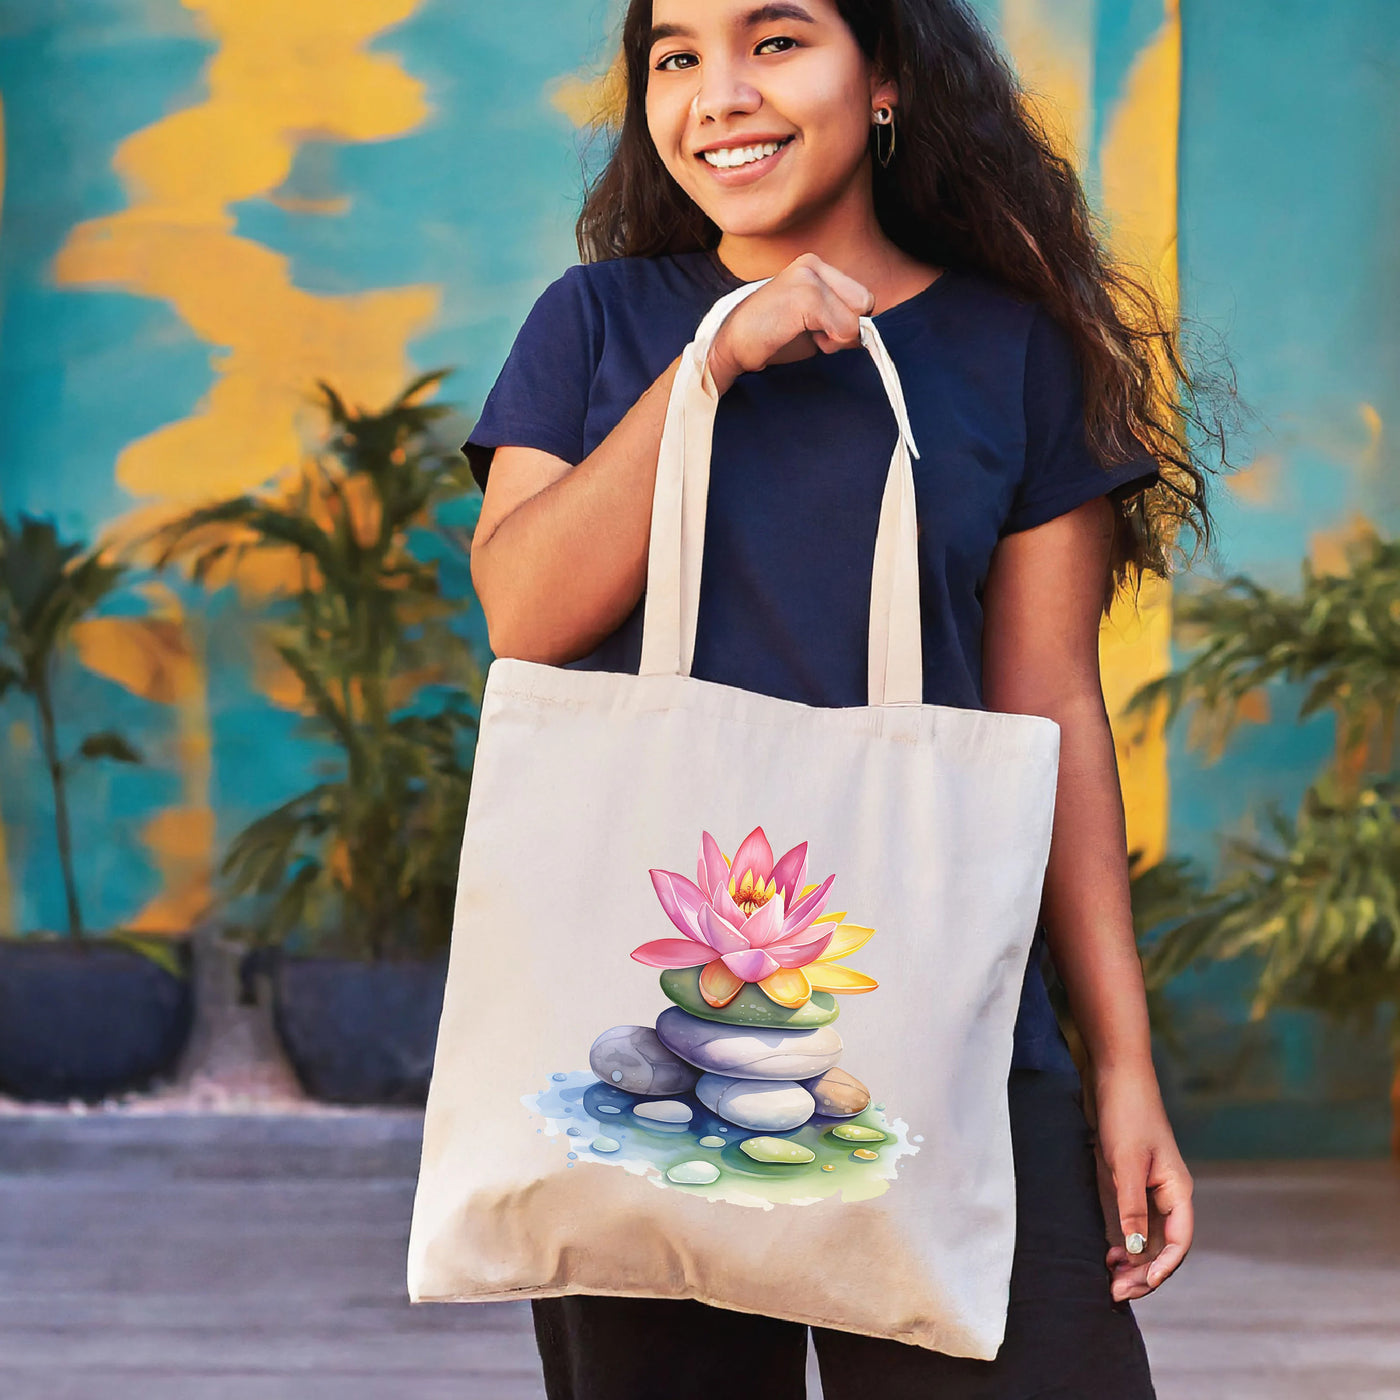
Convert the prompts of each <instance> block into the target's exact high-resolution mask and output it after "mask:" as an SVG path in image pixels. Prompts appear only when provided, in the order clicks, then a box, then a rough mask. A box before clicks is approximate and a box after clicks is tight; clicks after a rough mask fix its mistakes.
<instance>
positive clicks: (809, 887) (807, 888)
mask: <svg viewBox="0 0 1400 1400" xmlns="http://www.w3.org/2000/svg"><path fill="white" fill-rule="evenodd" d="M820 883H821V881H820V880H818V881H817V884H820ZM816 887H817V886H816V885H803V886H802V891H801V893H800V894H799V895H798V896H797V899H806V898H807V896H808V895H809V894H811V893H812V891H813V890H814V889H816ZM797 899H794V900H793V901H792V902H793V903H794V904H796V903H797Z"/></svg>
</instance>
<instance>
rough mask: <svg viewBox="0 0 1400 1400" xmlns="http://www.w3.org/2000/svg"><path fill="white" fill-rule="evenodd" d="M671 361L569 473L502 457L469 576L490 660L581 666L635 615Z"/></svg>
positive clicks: (564, 466)
mask: <svg viewBox="0 0 1400 1400" xmlns="http://www.w3.org/2000/svg"><path fill="white" fill-rule="evenodd" d="M679 363H680V357H679V356H677V357H676V359H674V360H672V361H671V363H670V364H669V365H667V367H666V369H665V370H664V371H663V372H662V373H661V374H660V375H659V376H658V377H657V378H656V380H655V381H654V382H653V383H652V384H651V385H650V387H649V388H648V389H647V390H646V392H645V393H644V394H642V396H641V397H640V398H639V399H638V400H637V402H636V403H634V404H633V405H632V407H631V408H630V409H629V410H628V411H627V413H626V415H625V416H624V417H623V419H622V421H621V422H620V423H619V424H618V425H617V427H615V428H614V429H613V430H612V432H611V433H609V434H608V436H607V437H606V438H605V439H604V440H603V441H602V442H601V443H599V445H598V447H597V449H596V450H595V451H593V452H590V453H589V454H588V456H587V457H585V458H584V459H583V461H582V462H580V463H579V464H578V465H577V466H576V467H575V466H573V465H571V464H570V463H568V462H566V461H564V459H563V458H562V457H555V456H552V455H551V454H550V453H548V452H541V451H538V450H537V449H535V448H532V447H498V448H497V449H496V452H495V455H494V456H493V458H492V461H491V471H490V473H489V475H488V476H487V478H486V495H485V498H484V499H483V500H482V503H481V515H480V518H479V519H478V521H477V527H476V531H475V533H474V535H473V537H472V552H471V573H472V585H473V587H474V588H475V589H476V596H477V597H478V598H479V599H480V600H481V608H482V611H483V612H484V613H485V615H486V630H487V635H488V638H489V641H490V645H491V650H492V651H493V652H494V653H495V654H496V655H497V656H515V657H520V658H521V659H523V660H526V661H543V662H545V663H547V664H550V665H559V664H561V663H562V662H565V661H572V660H573V659H575V658H576V657H579V656H586V655H587V654H588V653H589V652H590V651H592V650H593V648H594V647H595V646H597V644H598V643H599V642H600V641H602V639H603V638H604V637H606V636H607V635H608V634H609V633H610V632H612V631H613V630H615V629H616V628H617V627H618V626H619V625H620V624H621V623H622V621H623V620H624V619H625V618H626V617H627V615H628V613H630V612H631V611H632V609H633V608H634V607H635V606H636V605H637V599H638V598H640V597H641V596H642V588H643V586H644V585H645V583H646V565H647V541H648V539H649V538H650V535H651V498H652V491H653V487H654V485H655V482H656V458H657V451H658V449H659V447H660V445H661V429H662V426H663V424H664V423H665V421H666V403H667V400H668V399H669V397H670V393H671V383H672V381H673V380H674V379H675V377H676V366H677V365H678V364H679Z"/></svg>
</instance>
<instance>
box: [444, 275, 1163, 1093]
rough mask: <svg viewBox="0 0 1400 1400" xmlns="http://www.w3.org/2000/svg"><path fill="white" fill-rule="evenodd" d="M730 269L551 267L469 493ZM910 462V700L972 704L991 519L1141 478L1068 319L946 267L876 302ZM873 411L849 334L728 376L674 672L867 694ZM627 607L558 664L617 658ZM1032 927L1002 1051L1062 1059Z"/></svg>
mask: <svg viewBox="0 0 1400 1400" xmlns="http://www.w3.org/2000/svg"><path fill="white" fill-rule="evenodd" d="M740 285H741V282H740V281H739V279H738V278H736V277H735V276H734V275H733V274H732V273H730V272H729V270H728V269H727V268H725V267H724V266H723V264H722V263H721V262H720V261H719V260H718V258H716V257H715V256H714V255H712V254H710V253H705V252H697V253H684V254H678V255H674V256H666V257H657V258H617V259H612V260H609V261H606V262H599V263H592V264H586V265H582V266H577V267H571V268H569V269H568V271H567V272H565V273H564V275H563V276H562V277H560V278H559V279H558V280H557V281H555V282H553V283H552V284H551V285H550V286H548V287H547V288H546V289H545V290H544V292H543V293H541V295H540V297H539V299H538V301H536V303H535V305H534V307H533V309H532V310H531V311H530V314H529V316H528V317H527V318H526V320H525V324H524V325H523V326H522V328H521V330H520V333H519V335H518V336H517V337H516V340H515V344H514V347H513V348H512V350H511V352H510V355H509V357H508V359H507V360H506V363H505V366H504V368H503V369H502V370H501V373H500V376H499V378H498V379H497V380H496V383H495V386H494V387H493V388H492V390H491V393H490V394H489V395H488V397H487V399H486V403H485V405H484V407H483V408H482V412H481V417H480V419H479V420H478V421H477V424H476V426H475V428H473V430H472V433H471V436H470V437H469V438H468V439H467V441H466V442H465V443H464V444H463V451H464V452H465V453H466V455H467V458H468V461H469V462H470V464H471V470H472V473H473V475H474V477H475V478H476V480H477V482H478V484H480V485H481V487H482V488H483V489H485V485H486V477H487V473H488V470H489V467H490V462H491V456H492V452H493V450H494V449H495V448H497V447H501V446H513V447H533V448H537V449H539V450H541V451H544V452H548V453H551V454H552V455H554V456H556V457H562V458H563V459H564V460H565V461H566V462H570V463H573V464H575V465H576V464H577V463H579V462H581V461H582V460H583V459H584V458H585V457H586V456H588V454H589V453H591V452H592V451H593V450H594V448H596V447H597V446H598V444H599V443H600V442H602V440H603V439H604V438H605V437H607V435H608V434H609V433H610V432H611V431H612V430H613V428H614V427H616V426H617V424H618V422H619V421H620V420H621V419H622V417H623V416H624V415H625V414H626V413H627V411H628V409H630V408H631V407H632V405H633V404H634V403H635V402H636V401H637V399H638V398H639V397H640V396H641V394H642V393H643V392H644V391H645V389H646V388H647V386H648V385H650V384H651V383H652V382H653V381H654V380H655V379H656V378H657V376H658V375H660V374H661V372H662V371H663V370H664V369H665V368H666V366H667V365H669V364H670V362H671V361H672V360H673V359H674V358H675V357H676V356H677V355H678V354H679V353H680V351H681V350H682V349H683V348H684V347H685V345H686V344H687V343H688V342H689V341H690V339H691V338H692V336H693V334H694V332H695V328H696V326H697V325H698V324H699V322H700V318H701V317H702V316H703V315H704V313H705V312H706V311H707V310H708V309H709V307H710V306H711V305H713V303H714V302H715V301H716V300H717V299H718V298H719V297H720V296H722V295H724V293H726V292H728V291H731V290H733V289H734V288H735V287H738V286H740ZM875 323H876V325H877V326H878V327H879V330H880V334H881V336H882V338H883V339H884V342H885V345H886V347H887V348H888V350H889V352H890V355H891V357H892V358H893V360H894V363H895V366H896V368H897V369H898V371H899V376H900V381H901V383H902V385H903V389H904V397H905V400H906V403H907V405H908V409H909V419H910V424H911V426H912V428H913V432H914V441H915V442H916V444H917V445H918V449H919V454H920V455H919V458H918V460H917V461H915V462H914V486H915V495H916V499H917V504H918V531H919V571H920V600H921V606H922V618H923V648H924V649H923V676H924V696H923V698H924V702H925V703H926V704H936V705H955V706H959V707H962V708H965V709H985V708H986V706H985V704H984V703H983V700H982V683H981V682H982V666H981V646H982V588H983V583H984V582H985V580H986V576H987V568H988V564H989V562H990V560H991V555H992V551H993V549H994V548H995V546H996V544H997V541H998V540H999V539H1000V538H1001V536H1002V535H1005V534H1008V533H1010V532H1012V531H1014V530H1025V529H1028V528H1030V527H1031V526H1033V525H1040V524H1043V523H1044V522H1045V521H1047V520H1050V519H1052V518H1054V517H1055V516H1057V515H1060V514H1062V513H1063V512H1065V511H1068V510H1071V509H1073V508H1074V507H1075V506H1077V505H1080V504H1082V503H1083V502H1084V501H1087V500H1089V499H1091V498H1093V497H1094V496H1099V495H1111V496H1114V497H1121V496H1125V495H1128V494H1130V493H1131V492H1133V491H1136V490H1140V489H1142V488H1143V487H1145V486H1147V485H1149V484H1150V483H1151V482H1152V481H1153V480H1154V479H1155V478H1156V476H1157V468H1156V464H1155V463H1154V462H1153V461H1152V460H1151V459H1150V458H1148V457H1145V456H1144V457H1143V458H1142V459H1139V460H1137V461H1134V462H1131V463H1128V464H1126V465H1124V466H1120V467H1117V468H1115V469H1112V470H1106V469H1105V468H1104V467H1102V466H1101V465H1100V464H1099V463H1098V462H1097V461H1096V460H1095V458H1094V457H1093V455H1092V454H1091V452H1090V450H1089V447H1088V445H1087V442H1086V438H1085V430H1084V410H1083V399H1082V389H1081V382H1080V376H1079V370H1078V366H1077V363H1076V360H1075V357H1074V353H1073V349H1072V345H1071V343H1070V340H1069V337H1068V335H1067V334H1066V333H1065V332H1064V331H1063V330H1062V329H1061V328H1060V327H1059V326H1058V325H1057V324H1056V323H1055V322H1054V321H1053V320H1052V319H1051V318H1050V317H1049V316H1048V315H1047V314H1046V313H1045V312H1044V311H1043V310H1042V309H1041V308H1040V307H1038V306H1037V305H1036V304H1035V303H1033V302H1028V301H1025V300H1023V299H1021V298H1019V297H1017V296H1015V295H1014V294H1012V293H1011V292H1009V291H1006V290H1004V289H1002V288H1001V287H999V286H998V285H997V284H996V283H994V282H992V281H990V280H988V279H987V278H985V277H982V276H980V275H976V274H973V273H970V272H964V271H958V270H954V269H950V270H947V271H945V272H944V273H943V274H942V275H941V276H940V277H938V278H937V279H936V280H935V281H934V282H933V283H932V284H931V285H930V286H929V287H927V288H926V289H925V290H924V291H922V292H920V293H918V294H917V295H915V296H913V297H910V298H909V299H908V300H906V301H903V302H901V303H899V304H898V305H897V306H894V307H891V308H890V309H889V310H888V311H885V312H883V313H881V314H880V315H879V316H877V317H876V318H875ZM894 445H895V425H894V417H893V414H892V412H891V410H890V406H889V401H888V399H887V398H886V396H885V392H884V389H883V388H882V386H881V384H880V380H879V375H878V373H877V371H876V368H875V365H874V363H873V362H872V361H871V359H870V357H869V355H868V354H867V353H866V352H865V350H863V349H860V348H853V349H851V350H844V351H840V352H838V353H836V354H833V355H816V356H813V357H811V358H809V359H805V360H800V361H797V362H795V363H792V364H783V365H770V366H769V367H768V368H767V369H764V370H761V371H759V372H757V373H752V374H743V375H740V376H739V378H738V379H737V380H736V381H735V382H734V384H733V386H732V387H731V388H730V389H729V390H728V392H727V393H725V394H724V396H723V397H722V398H721V399H720V401H719V409H718V413H717V414H716V417H715V431H714V447H713V452H712V462H711V468H710V490H709V503H708V507H707V512H706V517H705V546H704V554H703V568H702V572H701V583H700V599H699V607H698V616H697V622H696V637H695V655H694V661H693V664H692V667H691V674H692V675H693V676H696V677H697V678H700V679H702V680H709V681H715V682H718V683H720V684H723V685H732V686H738V687H740V688H741V689H744V690H751V691H757V692H759V693H762V694H765V695H773V696H778V697H780V698H782V699H786V700H797V701H801V702H802V703H804V704H807V705H822V706H845V705H864V704H866V703H867V695H866V685H867V674H866V668H867V645H868V627H869V608H870V574H871V564H872V560H873V557H874V549H875V533H876V527H877V525H878V521H879V513H880V500H881V495H882V493H883V491H884V486H885V476H886V473H887V472H888V470H889V463H890V454H891V453H892V452H893V451H894ZM642 612H643V605H642V602H641V601H640V600H639V601H638V603H637V606H636V607H635V608H634V609H633V611H632V613H631V615H630V616H629V617H628V618H627V619H626V620H625V621H624V622H623V623H622V624H621V626H619V627H618V628H617V629H616V630H615V631H614V632H613V633H612V634H611V635H609V636H608V637H606V638H605V639H604V640H603V641H602V642H601V643H600V644H599V645H598V646H597V647H596V648H595V649H594V650H593V651H592V652H590V653H589V654H588V655H587V656H585V657H581V658H579V659H577V660H575V661H571V662H569V663H567V664H568V665H570V666H573V667H578V668H581V669H588V670H601V671H620V672H629V673H632V674H635V673H636V671H637V668H638V665H639V663H640V658H641V629H642ZM1043 956H1044V930H1043V928H1040V927H1038V928H1037V930H1036V935H1035V942H1034V945H1033V947H1032V949H1031V956H1030V959H1029V962H1028V964H1027V970H1026V978H1025V983H1024V985H1023V988H1022V995H1021V1007H1020V1011H1019V1014H1018V1016H1017V1021H1016V1033H1015V1045H1014V1049H1013V1055H1012V1064H1013V1065H1014V1066H1017V1067H1025V1068H1038V1069H1059V1070H1066V1071H1069V1072H1070V1073H1073V1072H1074V1062H1073V1060H1072V1059H1071V1058H1070V1054H1069V1050H1068V1047H1067V1046H1066V1044H1065V1040H1064V1037H1063V1036H1062V1034H1061V1033H1060V1029H1059V1025H1058V1023H1057V1022H1056V1020H1055V1015H1054V1011H1053V1009H1052V1007H1051V1005H1050V1001H1049V997H1048V995H1047V992H1046V987H1045V982H1044V979H1043V976H1042V975H1041V960H1042V958H1043Z"/></svg>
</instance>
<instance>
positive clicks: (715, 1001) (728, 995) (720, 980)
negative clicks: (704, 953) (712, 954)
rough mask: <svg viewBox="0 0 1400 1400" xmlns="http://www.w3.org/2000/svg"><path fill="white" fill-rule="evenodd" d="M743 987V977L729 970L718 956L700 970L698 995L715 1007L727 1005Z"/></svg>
mask: <svg viewBox="0 0 1400 1400" xmlns="http://www.w3.org/2000/svg"><path fill="white" fill-rule="evenodd" d="M743 989H744V979H743V978H742V977H737V976H735V974H734V973H732V972H730V970H729V969H728V968H727V967H726V966H725V965H724V963H723V961H721V959H719V958H716V959H715V960H714V962H709V963H706V964H705V966H704V967H703V968H702V969H701V970H700V995H701V996H702V997H704V998H705V1000H706V1001H707V1002H708V1003H709V1004H710V1005H711V1006H713V1007H715V1008H716V1009H718V1008H719V1007H721V1006H728V1005H729V1003H730V1002H731V1001H733V1000H734V998H735V997H737V996H738V995H739V993H740V992H741V991H743Z"/></svg>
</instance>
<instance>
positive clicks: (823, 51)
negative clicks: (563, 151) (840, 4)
mask: <svg viewBox="0 0 1400 1400" xmlns="http://www.w3.org/2000/svg"><path fill="white" fill-rule="evenodd" d="M648 63H649V68H650V72H649V76H648V82H647V102H646V110H647V125H648V127H649V129H650V131H651V137H652V140H653V141H654V142H655V143H656V149H657V151H658V153H659V154H660V156H661V159H662V160H663V161H664V162H665V165H666V168H667V170H669V171H670V173H671V175H672V176H673V177H674V179H675V180H676V182H677V184H679V185H680V187H681V188H682V189H683V190H684V191H685V192H686V194H688V195H689V196H690V198H691V199H693V200H694V201H695V203H696V204H697V205H699V206H700V208H701V209H702V210H703V211H704V212H705V213H706V214H707V215H708V216H709V217H710V218H711V219H712V220H713V221H714V222H715V223H716V224H717V225H718V226H719V227H720V229H721V230H722V231H723V232H724V233H726V234H729V235H732V236H736V237H762V236H765V235H774V234H783V233H788V232H791V231H794V230H796V229H800V228H802V227H804V226H805V225H807V224H809V223H811V222H812V221H813V220H817V219H820V218H821V216H822V215H823V213H825V212H826V211H828V210H829V209H831V208H833V207H834V206H835V205H836V204H837V203H838V202H839V201H840V200H841V199H842V198H843V197H845V196H848V195H849V194H850V193H851V191H852V189H853V188H859V186H857V184H856V181H857V179H858V178H860V179H864V178H866V176H865V163H866V161H867V160H868V151H869V144H868V143H869V139H870V126H871V121H872V114H873V111H874V109H875V108H876V107H877V106H882V105H883V106H889V107H891V108H893V106H894V88H893V85H892V84H889V83H884V82H879V81H877V80H876V78H875V76H874V75H873V73H872V69H871V65H870V63H869V61H868V60H867V59H866V57H865V55H864V54H863V53H862V52H861V49H860V46H859V45H858V44H857V43H856V40H855V36H854V35H853V34H852V33H851V31H850V30H849V29H848V28H847V27H846V24H845V21H844V20H842V18H841V16H840V14H839V13H838V12H837V9H836V3H835V0H777V3H766V4H765V3H761V0H653V3H652V33H651V44H650V53H649V56H648Z"/></svg>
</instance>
